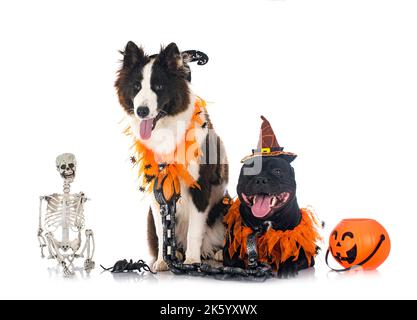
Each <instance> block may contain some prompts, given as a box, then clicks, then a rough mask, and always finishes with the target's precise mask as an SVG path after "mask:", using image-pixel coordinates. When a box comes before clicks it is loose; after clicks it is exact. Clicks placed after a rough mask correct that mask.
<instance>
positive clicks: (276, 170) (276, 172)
mask: <svg viewBox="0 0 417 320" xmlns="http://www.w3.org/2000/svg"><path fill="white" fill-rule="evenodd" d="M272 172H273V174H275V175H276V176H280V175H281V173H282V172H281V170H280V169H274V170H272Z"/></svg>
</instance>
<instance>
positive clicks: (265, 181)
mask: <svg viewBox="0 0 417 320" xmlns="http://www.w3.org/2000/svg"><path fill="white" fill-rule="evenodd" d="M268 182H269V180H268V179H267V178H264V177H258V178H256V179H255V183H256V184H268Z"/></svg>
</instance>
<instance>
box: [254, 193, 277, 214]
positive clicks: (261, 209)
mask: <svg viewBox="0 0 417 320" xmlns="http://www.w3.org/2000/svg"><path fill="white" fill-rule="evenodd" d="M271 198H272V196H267V195H257V196H256V197H255V199H254V203H253V206H252V214H253V215H254V216H255V217H257V218H263V217H265V216H266V215H268V213H270V212H271V208H270V206H269V204H270V203H271Z"/></svg>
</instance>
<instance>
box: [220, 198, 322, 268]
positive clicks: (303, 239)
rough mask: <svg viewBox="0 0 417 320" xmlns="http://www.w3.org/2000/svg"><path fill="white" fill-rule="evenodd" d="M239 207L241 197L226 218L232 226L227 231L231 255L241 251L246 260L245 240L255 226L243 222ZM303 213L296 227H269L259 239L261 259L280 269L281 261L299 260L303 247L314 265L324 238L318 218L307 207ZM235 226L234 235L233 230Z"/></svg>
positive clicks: (227, 224) (227, 222)
mask: <svg viewBox="0 0 417 320" xmlns="http://www.w3.org/2000/svg"><path fill="white" fill-rule="evenodd" d="M239 207H240V201H239V200H236V201H235V202H234V203H233V205H232V206H231V208H230V209H229V212H228V214H227V215H226V216H225V218H224V221H225V223H226V227H227V229H228V230H229V232H228V233H227V236H228V237H229V255H230V257H232V256H233V255H234V254H235V253H238V254H239V257H240V258H241V259H242V260H243V261H247V253H246V241H247V238H248V236H249V235H250V234H251V233H253V230H252V229H251V228H249V227H247V226H245V225H244V223H243V221H242V219H241V216H240V212H239ZM301 217H302V218H301V222H300V224H299V225H298V226H296V227H295V228H294V229H293V230H286V231H281V230H274V229H272V228H269V229H268V230H267V231H266V232H265V233H264V234H263V235H261V236H260V237H259V238H258V239H257V240H256V244H257V250H258V256H259V257H258V258H259V261H260V262H265V263H268V264H271V265H273V267H274V268H275V269H278V266H279V263H283V262H285V261H286V260H288V259H290V258H291V257H293V260H294V261H295V260H297V259H298V255H299V254H300V249H301V248H303V249H304V252H305V254H306V257H307V261H308V264H309V266H310V265H311V258H312V257H314V256H315V255H316V254H317V253H316V247H317V242H318V241H319V240H321V237H320V235H319V233H318V231H317V228H318V221H317V219H316V218H315V217H314V214H313V213H312V212H311V211H310V210H308V209H304V208H303V209H301ZM232 230H233V236H234V237H233V238H232V237H231V232H230V231H232Z"/></svg>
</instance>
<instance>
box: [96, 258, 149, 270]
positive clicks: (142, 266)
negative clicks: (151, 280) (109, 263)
mask: <svg viewBox="0 0 417 320" xmlns="http://www.w3.org/2000/svg"><path fill="white" fill-rule="evenodd" d="M100 266H101V267H102V268H103V270H104V271H110V272H112V273H122V272H125V271H126V272H133V271H139V272H142V271H148V272H150V273H153V274H155V272H153V271H152V270H151V268H150V267H149V266H148V265H147V264H146V263H145V261H143V260H138V261H137V262H133V260H132V259H130V260H129V262H128V261H127V260H126V259H123V260H119V261H117V262H116V263H115V264H114V266H113V267H110V268H105V267H103V266H102V265H100Z"/></svg>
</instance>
